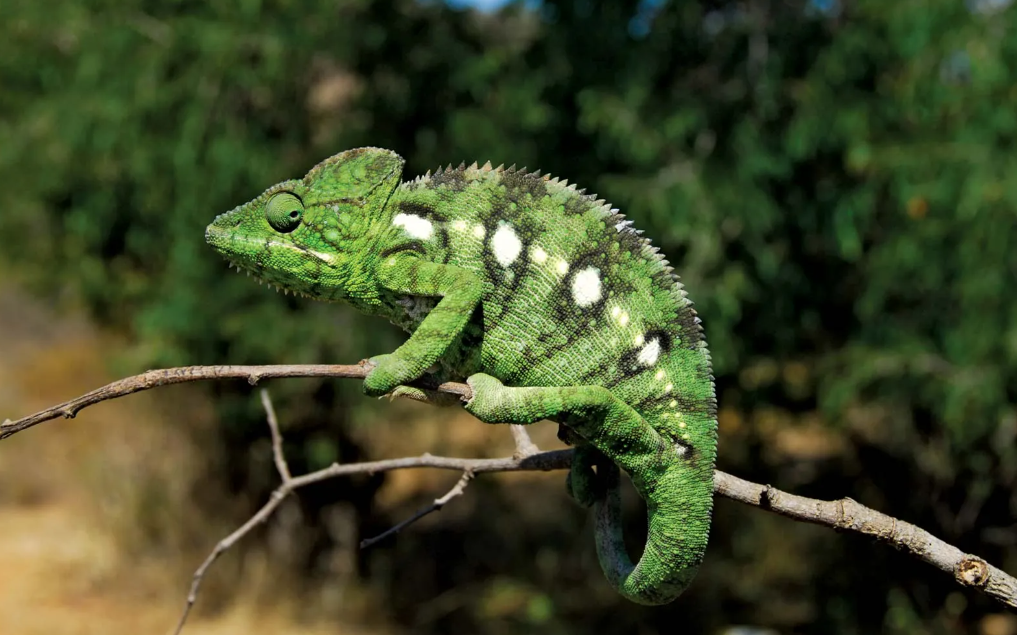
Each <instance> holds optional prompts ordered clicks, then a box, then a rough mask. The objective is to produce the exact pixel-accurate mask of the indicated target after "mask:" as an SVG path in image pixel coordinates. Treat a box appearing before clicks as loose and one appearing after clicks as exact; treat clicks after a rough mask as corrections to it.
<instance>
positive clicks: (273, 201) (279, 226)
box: [265, 192, 304, 234]
mask: <svg viewBox="0 0 1017 635" xmlns="http://www.w3.org/2000/svg"><path fill="white" fill-rule="evenodd" d="M303 215H304V204H303V203H301V202H300V199H299V198H297V197H296V196H293V195H292V194H290V193H289V192H280V193H279V194H276V195H275V196H273V197H272V198H270V199H268V205H266V206H265V220H267V221H268V224H269V225H271V226H272V229H274V230H276V231H277V232H279V233H280V234H288V233H290V232H291V231H293V230H294V229H296V228H297V227H299V226H300V218H301V217H302V216H303Z"/></svg>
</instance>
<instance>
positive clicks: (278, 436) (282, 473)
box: [261, 388, 293, 483]
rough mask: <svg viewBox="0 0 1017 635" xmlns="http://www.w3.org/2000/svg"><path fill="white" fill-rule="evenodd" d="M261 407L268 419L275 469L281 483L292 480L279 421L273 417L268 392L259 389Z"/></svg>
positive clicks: (273, 413)
mask: <svg viewBox="0 0 1017 635" xmlns="http://www.w3.org/2000/svg"><path fill="white" fill-rule="evenodd" d="M261 405H262V407H263V408H264V409H265V416H266V417H267V418H268V429H269V431H270V432H271V434H272V460H274V461H275V469H276V471H277V472H279V478H280V479H282V482H283V483H289V482H290V481H292V480H293V477H292V476H291V475H290V466H289V464H288V463H286V455H285V454H283V439H282V433H281V432H279V419H278V418H277V417H276V416H275V407H274V406H273V405H272V398H271V397H270V396H269V394H268V391H267V390H265V389H264V388H262V389H261Z"/></svg>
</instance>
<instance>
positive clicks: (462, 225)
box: [452, 220, 466, 232]
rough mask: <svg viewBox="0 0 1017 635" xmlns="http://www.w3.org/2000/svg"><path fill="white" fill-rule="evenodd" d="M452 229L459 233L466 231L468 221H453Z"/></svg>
mask: <svg viewBox="0 0 1017 635" xmlns="http://www.w3.org/2000/svg"><path fill="white" fill-rule="evenodd" d="M452 229H454V230H456V231H457V232H461V231H466V221H464V220H454V221H452Z"/></svg>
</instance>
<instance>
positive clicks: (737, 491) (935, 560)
mask: <svg viewBox="0 0 1017 635" xmlns="http://www.w3.org/2000/svg"><path fill="white" fill-rule="evenodd" d="M368 371H369V369H368V368H365V366H364V365H363V363H361V364H359V365H354V366H341V365H330V364H312V365H283V366H186V367H180V368H168V369H163V370H150V371H148V372H146V373H142V374H140V375H136V376H134V377H128V378H126V379H121V380H119V381H115V382H113V383H111V384H108V385H106V386H103V387H102V388H98V389H96V390H93V391H92V392H89V393H86V394H85V395H82V396H80V397H77V398H76V399H72V400H70V401H68V402H65V403H63V404H60V405H57V406H53V407H52V408H47V409H46V410H43V411H41V412H38V413H36V414H33V415H29V416H27V417H24V418H21V419H18V420H17V421H10V420H8V421H5V422H4V423H3V424H0V440H2V439H6V438H7V437H9V436H11V435H13V434H16V433H18V432H20V431H22V430H25V429H27V428H30V427H32V426H34V425H37V424H39V423H42V422H44V421H49V420H51V419H56V418H58V417H61V416H63V417H67V418H71V417H74V416H75V415H76V414H77V413H78V412H79V411H80V410H81V409H83V408H87V407H88V406H91V405H94V404H97V403H100V402H102V401H106V400H108V399H115V398H117V397H123V396H125V395H129V394H132V393H135V392H139V391H142V390H148V389H151V388H155V387H157V386H166V385H170V384H180V383H185V382H191V381H201V380H208V379H246V380H247V381H248V382H250V383H251V384H256V383H257V382H258V381H259V380H261V379H265V378H277V377H349V378H358V379H362V378H363V377H364V376H366V375H367V373H368ZM414 385H415V386H418V387H421V388H427V389H429V390H437V391H439V392H444V393H448V394H452V395H457V396H459V397H460V398H464V399H468V398H469V397H470V396H471V395H472V392H471V391H470V388H469V386H467V385H466V384H460V383H452V382H449V383H444V384H440V385H433V384H427V383H426V382H422V383H419V384H414ZM269 419H270V423H269V425H270V426H271V425H273V424H272V420H273V419H274V414H272V415H269ZM274 425H275V426H276V428H275V433H276V434H277V433H278V423H276V424H274ZM511 429H512V434H513V436H514V438H515V441H516V452H515V455H514V456H511V457H504V458H500V459H464V458H454V457H440V456H431V455H429V454H424V455H422V456H418V457H404V458H399V459H389V460H384V461H371V462H366V463H356V464H351V465H338V464H333V465H331V466H329V467H327V468H324V469H322V470H318V471H317V472H312V473H310V474H304V475H301V476H297V477H290V478H289V480H288V481H287V480H285V478H286V477H285V476H283V479H284V482H283V484H282V485H281V486H280V487H279V488H278V489H276V490H275V491H274V492H273V493H272V497H271V498H270V499H269V501H268V502H267V503H266V504H265V506H264V507H262V508H261V509H260V510H259V511H258V513H256V514H255V515H254V516H253V517H252V518H251V519H250V520H249V521H248V522H247V523H245V524H244V525H243V526H242V527H240V528H239V529H237V531H235V532H234V533H232V534H230V535H229V536H228V537H226V538H225V539H223V540H222V541H221V542H220V543H219V544H218V545H216V548H215V550H214V551H213V552H212V554H210V555H209V557H208V559H206V560H205V562H204V563H202V566H201V567H200V568H199V569H198V571H197V572H196V573H195V580H194V582H193V583H192V587H191V593H190V594H189V596H188V605H187V611H189V610H190V607H191V605H192V604H193V601H194V600H193V598H194V597H195V594H196V593H197V588H198V586H199V585H200V581H201V577H202V576H203V575H204V571H205V570H207V569H208V567H209V566H210V565H211V563H212V562H213V561H214V560H215V559H216V558H218V556H219V555H220V554H221V553H222V552H223V551H225V550H226V549H228V548H229V547H230V546H232V545H233V544H235V543H236V542H237V541H238V540H239V539H240V538H242V537H243V536H244V535H246V534H247V533H248V532H249V531H250V530H251V529H252V528H254V527H255V526H257V525H258V524H259V523H262V522H264V521H265V519H267V518H268V517H269V516H270V515H271V514H272V512H273V511H275V509H276V507H278V505H279V503H280V502H281V501H282V499H283V498H285V497H286V496H288V495H289V494H290V493H291V492H292V491H293V490H296V489H298V488H300V487H304V486H305V485H309V484H311V483H317V482H319V481H323V480H326V479H330V478H335V477H337V476H346V475H350V474H372V473H375V472H384V471H389V470H399V469H408V468H422V467H429V468H438V469H449V470H458V471H460V472H463V473H464V474H465V473H467V472H469V473H471V474H480V473H483V472H512V471H530V470H545V471H546V470H560V469H565V468H567V467H568V466H569V464H570V462H571V459H572V451H571V450H556V451H552V452H536V448H535V447H534V446H533V444H532V441H530V440H529V435H527V434H526V431H525V430H523V429H521V428H518V427H516V426H513V427H512V428H511ZM281 447H282V446H281V440H280V441H277V440H276V437H275V436H273V451H274V452H278V454H276V455H275V456H276V467H277V469H279V466H280V464H281V465H283V466H285V460H284V459H283V458H282V456H281V452H282V449H281ZM280 461H281V463H280ZM286 470H287V472H288V468H286ZM281 474H285V473H284V472H281ZM464 487H465V485H464ZM454 489H455V488H453V490H454ZM714 491H715V492H716V493H717V494H718V495H720V496H724V497H726V498H731V499H733V500H736V501H739V502H742V503H745V504H747V505H751V506H753V507H758V508H760V509H764V510H767V511H771V512H774V513H777V514H780V515H782V516H786V517H788V518H792V519H795V520H800V521H804V522H810V523H815V524H817V525H823V526H826V527H832V528H835V529H840V530H843V531H851V532H855V533H860V534H864V535H867V536H870V537H872V538H875V539H876V540H878V541H880V542H885V543H887V544H890V545H892V546H894V547H896V548H897V549H901V550H904V551H906V552H908V553H909V554H911V555H913V556H914V557H916V558H918V559H920V560H922V561H924V562H926V563H928V564H931V565H932V566H934V567H936V568H937V569H940V570H942V571H944V572H946V573H949V574H950V575H951V576H953V578H954V579H955V580H956V581H957V582H958V583H959V584H961V585H963V586H968V587H972V588H975V589H978V590H980V591H982V592H984V593H986V594H987V595H989V596H990V597H992V598H994V599H996V600H998V601H1000V602H1002V603H1004V604H1006V605H1007V606H1010V607H1012V608H1017V579H1015V578H1014V577H1012V576H1010V575H1009V574H1007V573H1006V572H1004V571H1002V570H1000V569H998V568H997V567H994V566H992V565H990V564H988V563H987V562H985V561H984V560H983V559H981V558H979V557H977V556H974V555H971V554H967V553H964V552H962V551H961V550H960V549H958V548H956V547H954V546H952V545H950V544H948V543H946V542H944V541H943V540H940V539H939V538H936V537H935V536H933V535H932V534H930V533H928V532H927V531H925V530H923V529H921V528H919V527H916V526H914V525H912V524H910V523H906V522H904V521H900V520H897V519H895V518H893V517H891V516H888V515H886V514H883V513H881V512H877V511H875V510H873V509H870V508H868V507H865V506H863V505H860V504H859V503H857V502H855V501H854V500H852V499H850V498H843V499H840V500H834V501H823V500H816V499H811V498H804V497H802V496H795V495H793V494H788V493H785V492H782V491H780V490H778V489H775V488H773V487H770V486H769V485H760V484H758V483H751V482H749V481H745V480H743V479H740V478H738V477H736V476H732V475H730V474H726V473H724V472H721V471H719V470H718V471H716V472H715V473H714ZM450 493H451V492H450ZM184 619H186V611H185V615H184ZM181 624H182V621H181ZM178 630H179V629H178Z"/></svg>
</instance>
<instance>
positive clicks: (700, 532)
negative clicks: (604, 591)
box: [593, 462, 713, 605]
mask: <svg viewBox="0 0 1017 635" xmlns="http://www.w3.org/2000/svg"><path fill="white" fill-rule="evenodd" d="M680 470H681V466H674V467H673V468H671V469H670V470H668V473H667V477H666V480H664V481H662V482H660V483H657V484H656V486H654V487H652V489H651V490H650V491H640V492H639V493H640V495H642V497H643V498H644V499H645V500H646V503H647V514H648V516H649V518H648V532H647V537H646V545H645V546H644V547H643V554H642V557H640V559H639V562H638V563H636V564H633V563H632V560H631V559H630V558H629V554H628V551H627V550H626V548H625V542H624V540H623V537H622V518H621V495H620V488H619V485H620V483H619V470H618V467H617V466H615V465H614V464H613V463H610V462H604V463H602V464H600V465H598V475H599V476H600V477H601V478H602V480H601V483H603V485H604V489H603V490H602V492H603V494H602V496H601V497H600V498H599V499H598V500H597V502H596V503H594V506H593V511H594V519H595V520H594V522H595V531H594V533H595V538H596V543H597V556H598V559H599V560H600V566H601V568H602V569H603V571H604V575H605V576H606V577H607V579H608V582H610V583H611V586H613V587H614V588H615V589H616V590H617V591H618V592H619V593H620V594H622V595H623V596H625V597H626V598H628V599H629V600H631V601H633V602H636V603H638V604H645V605H660V604H667V603H669V602H671V601H673V600H674V599H675V598H677V597H678V596H679V595H681V593H682V592H683V591H684V590H685V589H686V587H688V585H689V584H690V583H691V582H692V578H693V577H695V575H696V571H698V569H699V563H700V562H701V561H702V557H703V552H704V551H705V549H706V542H707V535H708V531H709V526H710V513H711V508H712V490H713V484H712V481H711V482H710V483H709V484H708V488H706V487H703V486H702V485H700V484H698V483H697V484H693V483H690V480H691V479H690V478H689V476H690V474H689V473H688V472H686V473H685V474H679V471H680ZM668 484H671V485H672V486H673V487H668ZM679 485H680V487H677V486H679ZM637 489H639V490H644V489H649V488H640V487H639V486H638V483H637ZM696 489H698V490H705V491H699V492H697V491H695V490H696Z"/></svg>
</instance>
